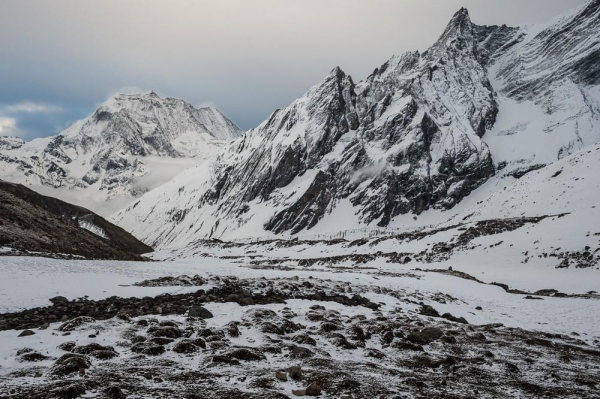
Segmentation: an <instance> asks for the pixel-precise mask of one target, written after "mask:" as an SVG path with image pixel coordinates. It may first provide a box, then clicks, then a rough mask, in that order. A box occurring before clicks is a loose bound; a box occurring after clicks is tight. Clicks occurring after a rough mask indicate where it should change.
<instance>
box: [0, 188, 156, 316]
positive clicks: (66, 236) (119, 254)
mask: <svg viewBox="0 0 600 399" xmlns="http://www.w3.org/2000/svg"><path fill="white" fill-rule="evenodd" d="M0 247H8V248H12V249H13V250H16V251H18V252H19V253H20V252H23V253H28V252H35V253H37V254H38V255H40V254H41V255H52V256H67V257H68V256H71V255H76V256H82V257H85V258H92V259H124V260H141V259H143V258H142V257H141V256H140V254H142V253H146V252H152V248H151V247H149V246H148V245H146V244H144V243H142V242H140V241H139V240H137V239H136V238H135V237H133V236H132V235H131V234H129V233H128V232H126V231H125V230H123V229H122V228H120V227H117V226H115V225H113V224H112V223H110V222H108V221H107V220H105V219H104V218H102V217H100V216H98V215H96V214H94V213H93V212H91V211H89V210H87V209H85V208H82V207H79V206H75V205H71V204H69V203H66V202H64V201H61V200H58V199H56V198H52V197H46V196H44V195H40V194H38V193H36V192H35V191H32V190H30V189H28V188H26V187H24V186H22V185H20V184H13V183H7V182H5V181H2V180H0ZM52 302H53V303H56V304H58V303H64V302H68V300H67V299H66V298H64V297H55V298H52Z"/></svg>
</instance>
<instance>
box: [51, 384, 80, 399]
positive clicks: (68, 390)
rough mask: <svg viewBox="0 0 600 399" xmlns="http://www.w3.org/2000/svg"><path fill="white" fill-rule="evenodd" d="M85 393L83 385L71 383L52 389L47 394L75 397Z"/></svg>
mask: <svg viewBox="0 0 600 399" xmlns="http://www.w3.org/2000/svg"><path fill="white" fill-rule="evenodd" d="M85 393H86V391H85V385H83V384H81V383H73V384H68V385H63V386H60V387H57V388H54V389H52V390H51V391H50V395H49V396H50V397H52V398H60V399H75V398H78V397H80V396H81V395H85Z"/></svg>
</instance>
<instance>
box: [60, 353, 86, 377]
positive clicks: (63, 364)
mask: <svg viewBox="0 0 600 399" xmlns="http://www.w3.org/2000/svg"><path fill="white" fill-rule="evenodd" d="M91 365H92V363H90V361H89V360H88V358H87V357H86V356H84V355H79V354H76V353H67V354H64V355H62V356H61V357H59V358H58V360H57V361H56V362H54V365H53V366H52V370H51V372H52V374H54V375H57V376H65V375H69V374H73V373H77V372H79V371H80V370H86V369H88V368H90V366H91Z"/></svg>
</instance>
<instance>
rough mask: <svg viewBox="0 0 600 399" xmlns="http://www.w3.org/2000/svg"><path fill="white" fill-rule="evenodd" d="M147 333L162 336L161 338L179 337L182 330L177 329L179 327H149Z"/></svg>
mask: <svg viewBox="0 0 600 399" xmlns="http://www.w3.org/2000/svg"><path fill="white" fill-rule="evenodd" d="M148 334H150V335H152V336H154V337H163V338H181V337H182V336H183V332H182V331H181V330H180V329H179V327H172V326H166V327H150V328H149V329H148Z"/></svg>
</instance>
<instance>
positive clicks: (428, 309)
mask: <svg viewBox="0 0 600 399" xmlns="http://www.w3.org/2000/svg"><path fill="white" fill-rule="evenodd" d="M419 313H420V314H422V315H423V316H431V317H440V314H439V312H438V311H437V310H435V309H434V308H433V307H432V306H429V305H422V306H421V310H420V312H419Z"/></svg>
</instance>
